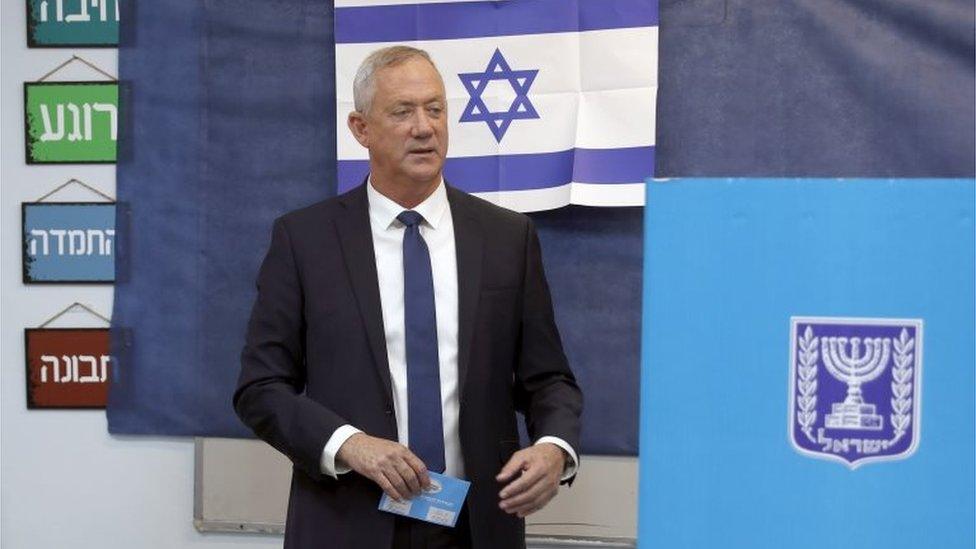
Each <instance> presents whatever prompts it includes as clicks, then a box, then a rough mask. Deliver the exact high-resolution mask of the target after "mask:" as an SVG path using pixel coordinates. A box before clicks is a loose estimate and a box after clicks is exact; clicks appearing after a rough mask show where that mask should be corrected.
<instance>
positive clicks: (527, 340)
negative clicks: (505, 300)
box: [515, 219, 583, 455]
mask: <svg viewBox="0 0 976 549" xmlns="http://www.w3.org/2000/svg"><path fill="white" fill-rule="evenodd" d="M525 238H526V242H525V274H524V279H523V283H522V284H523V287H522V304H521V305H522V325H521V332H520V341H519V346H518V362H517V364H516V370H515V405H516V407H517V408H518V409H519V410H520V411H522V412H523V413H524V414H525V420H526V427H527V429H528V432H529V436H530V437H531V438H532V440H537V439H539V438H540V437H543V436H555V437H559V438H561V439H563V440H564V441H566V442H567V443H568V444H569V445H570V446H572V447H573V449H574V450H576V453H577V455H578V454H579V440H580V434H579V432H580V414H581V413H582V411H583V394H582V392H581V391H580V388H579V386H578V385H577V384H576V378H575V376H573V372H572V370H570V368H569V363H568V362H567V360H566V355H565V353H564V352H563V346H562V341H561V340H560V338H559V331H558V329H557V328H556V321H555V318H554V315H553V310H552V298H551V297H550V294H549V284H548V283H547V282H546V275H545V271H544V269H543V266H542V251H541V248H540V246H539V237H538V235H537V234H536V231H535V226H534V224H533V223H532V221H531V219H529V221H528V224H527V227H526V236H525Z"/></svg>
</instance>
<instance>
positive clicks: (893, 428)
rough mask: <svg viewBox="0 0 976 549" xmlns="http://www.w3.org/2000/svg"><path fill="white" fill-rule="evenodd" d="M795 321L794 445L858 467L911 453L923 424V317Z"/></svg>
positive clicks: (792, 345)
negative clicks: (921, 422)
mask: <svg viewBox="0 0 976 549" xmlns="http://www.w3.org/2000/svg"><path fill="white" fill-rule="evenodd" d="M790 324H791V326H790V330H791V334H790V342H791V343H790V353H791V355H790V399H789V401H790V411H789V418H790V427H789V437H790V442H791V443H792V444H793V447H794V448H796V450H797V451H798V452H800V453H801V454H803V455H807V456H810V457H815V458H820V459H827V460H831V461H837V462H840V463H843V464H845V465H847V466H848V467H849V468H851V469H856V468H857V467H859V466H861V465H864V464H865V463H871V462H874V461H886V460H895V459H905V458H907V457H908V456H910V455H912V453H914V452H915V449H916V448H918V442H919V429H920V427H921V425H920V420H921V411H922V402H921V395H922V391H921V385H922V321H921V320H918V319H907V320H905V319H888V318H874V319H870V318H823V317H821V318H814V317H793V318H792V319H791V323H790Z"/></svg>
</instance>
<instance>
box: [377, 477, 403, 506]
mask: <svg viewBox="0 0 976 549" xmlns="http://www.w3.org/2000/svg"><path fill="white" fill-rule="evenodd" d="M373 481H374V482H376V484H378V485H379V487H380V489H382V490H383V492H384V493H385V494H386V495H388V496H390V497H391V498H393V499H394V500H396V501H397V502H401V501H403V498H402V497H400V494H399V493H398V492H397V491H396V488H394V487H393V485H392V484H390V481H388V480H386V475H384V474H383V472H382V471H380V473H379V474H378V475H377V476H376V478H374V479H373Z"/></svg>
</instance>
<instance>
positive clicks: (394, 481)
mask: <svg viewBox="0 0 976 549" xmlns="http://www.w3.org/2000/svg"><path fill="white" fill-rule="evenodd" d="M383 476H384V477H385V478H386V480H387V482H388V483H389V484H390V488H391V489H392V490H393V494H396V497H395V498H394V499H396V500H397V501H403V500H405V499H410V491H409V490H407V485H406V483H404V482H403V479H402V478H401V477H400V474H399V473H397V472H396V471H395V470H394V471H383ZM393 494H390V497H393Z"/></svg>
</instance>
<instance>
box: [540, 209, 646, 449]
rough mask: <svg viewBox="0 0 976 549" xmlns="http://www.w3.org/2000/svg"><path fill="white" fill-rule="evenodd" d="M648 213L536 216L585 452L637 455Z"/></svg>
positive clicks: (574, 211)
mask: <svg viewBox="0 0 976 549" xmlns="http://www.w3.org/2000/svg"><path fill="white" fill-rule="evenodd" d="M643 213H644V209H643V208H590V207H585V206H568V207H565V208H561V209H559V210H552V211H548V212H537V213H533V214H531V215H532V219H533V220H534V221H535V223H536V228H537V229H538V232H539V240H540V242H541V243H542V254H543V260H544V261H545V268H546V277H547V278H548V280H549V286H550V290H551V291H552V299H553V306H554V308H555V311H556V322H557V323H558V325H559V332H560V335H561V336H562V340H563V345H564V347H565V350H566V356H567V358H568V359H569V364H570V365H571V366H572V368H573V372H574V373H575V374H576V377H577V378H578V380H579V384H580V388H581V389H582V390H583V401H584V402H583V429H582V437H583V438H582V443H581V445H582V447H583V450H584V451H585V452H587V453H591V454H610V455H636V453H637V417H638V388H639V383H638V380H639V375H640V372H639V370H640V361H639V356H640V291H641V265H642V256H643V252H642V242H643V237H642V229H641V227H642V223H643V219H644V215H643Z"/></svg>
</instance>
